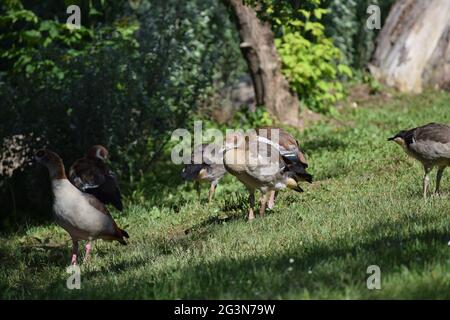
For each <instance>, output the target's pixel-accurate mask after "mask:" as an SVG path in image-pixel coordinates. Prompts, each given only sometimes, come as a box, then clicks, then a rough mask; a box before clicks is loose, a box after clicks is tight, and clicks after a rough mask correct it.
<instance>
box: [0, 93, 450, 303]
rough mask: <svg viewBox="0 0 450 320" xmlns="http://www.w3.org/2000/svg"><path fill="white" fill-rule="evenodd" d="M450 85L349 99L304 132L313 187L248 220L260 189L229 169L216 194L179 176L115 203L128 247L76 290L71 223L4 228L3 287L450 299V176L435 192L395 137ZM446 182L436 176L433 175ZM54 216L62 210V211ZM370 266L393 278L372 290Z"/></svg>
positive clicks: (446, 111) (101, 293)
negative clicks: (158, 196)
mask: <svg viewBox="0 0 450 320" xmlns="http://www.w3.org/2000/svg"><path fill="white" fill-rule="evenodd" d="M449 106H450V95H449V94H448V93H439V92H428V93H424V94H422V95H418V96H415V97H409V96H395V97H394V98H392V99H391V100H389V101H387V102H382V103H381V102H377V101H376V100H375V102H373V103H371V104H368V105H364V106H363V107H359V108H356V109H353V108H345V109H344V110H342V111H341V114H340V117H339V119H338V120H335V119H328V120H324V121H323V122H321V123H319V124H317V125H315V126H313V127H311V128H308V129H307V130H306V131H305V132H304V133H298V134H297V137H298V138H299V141H300V142H301V144H302V146H303V148H304V150H305V151H306V153H307V154H308V160H309V162H310V171H311V172H312V174H313V175H314V177H315V182H314V184H313V185H305V186H304V189H305V192H304V193H303V194H298V193H295V192H290V191H285V192H282V193H281V194H280V196H279V198H278V200H277V203H276V206H275V208H274V210H273V211H271V212H268V213H267V215H266V218H264V219H258V218H257V219H256V220H255V221H254V222H253V223H250V224H249V223H247V222H246V220H245V215H246V214H245V211H246V209H247V202H246V199H247V193H246V191H245V189H244V187H243V186H242V185H240V184H239V183H237V182H236V181H235V180H234V179H232V177H230V176H228V177H227V178H226V179H225V181H224V182H223V183H221V184H220V186H219V188H218V192H217V194H216V199H215V202H214V203H213V204H211V205H210V206H208V204H207V203H206V197H207V191H206V189H207V188H205V189H204V191H203V192H204V193H203V198H202V200H201V201H200V202H199V201H198V200H197V198H196V194H195V191H194V190H193V189H192V188H191V187H189V186H186V185H174V186H173V188H172V189H171V191H168V192H165V193H164V195H163V197H162V198H163V200H162V201H158V202H155V203H151V202H148V201H147V202H145V201H144V202H143V203H141V204H136V203H133V202H129V203H128V204H127V208H126V210H125V213H124V214H123V215H119V214H118V213H115V214H114V215H115V218H116V219H117V222H118V224H119V225H120V226H127V231H128V233H129V234H130V236H131V239H130V241H129V245H128V246H121V245H119V244H113V243H106V242H102V241H98V242H97V243H96V244H95V245H94V250H93V259H92V261H91V262H90V263H88V264H85V265H81V271H82V275H81V290H68V289H67V288H66V279H67V277H68V276H69V275H68V274H66V267H67V265H68V263H69V258H70V242H69V241H68V240H69V238H68V235H67V234H66V233H65V232H64V231H63V230H62V229H60V228H59V227H57V226H55V225H53V224H52V225H44V226H39V227H30V228H29V229H28V230H27V231H26V232H24V233H20V234H12V235H9V236H8V237H7V238H2V239H0V240H1V242H0V254H1V256H0V262H1V264H0V268H1V269H0V293H1V297H2V298H146V299H174V298H184V299H187V298H194V299H197V298H219V299H222V298H250V299H253V298H262V299H267V298H271V299H272V298H274V299H278V298H288V299H297V298H301V299H303V298H307V299H314V298H337V299H359V298H363V299H367V298H368V299H378V298H395V299H402V298H407V299H410V298H439V299H448V298H450V277H449V276H448V274H449V273H450V247H449V246H448V245H447V243H448V241H449V240H450V206H449V198H450V181H449V179H448V175H444V179H443V183H442V187H443V193H444V194H443V196H442V197H433V198H431V199H430V201H429V202H427V203H424V201H423V199H422V197H421V182H420V181H421V175H422V168H421V167H420V165H419V164H418V163H416V162H414V161H413V160H412V159H409V158H408V157H407V156H406V155H405V154H404V152H402V151H401V149H400V148H399V147H398V146H397V145H395V144H393V143H388V142H387V141H386V139H387V137H389V136H391V135H392V134H393V133H396V132H397V131H398V130H400V129H404V128H408V127H412V126H416V125H420V124H424V123H427V122H431V121H437V122H444V123H445V122H446V123H450V108H449ZM432 181H433V182H434V179H433V180H432ZM49 215H50V213H49ZM369 265H378V266H379V267H380V268H381V278H382V280H381V286H382V288H381V290H373V291H372V290H368V289H367V287H366V280H367V277H368V276H369V275H368V274H367V273H366V270H367V267H368V266H369Z"/></svg>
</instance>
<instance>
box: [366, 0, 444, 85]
mask: <svg viewBox="0 0 450 320" xmlns="http://www.w3.org/2000/svg"><path fill="white" fill-rule="evenodd" d="M369 69H370V71H371V73H372V74H373V75H374V77H375V78H376V79H378V80H379V81H381V82H383V83H385V84H387V85H389V86H393V87H396V88H397V89H399V90H400V91H403V92H413V93H419V92H421V91H422V90H423V88H424V87H435V88H446V89H450V1H449V0H427V1H417V0H397V2H396V3H395V4H394V6H393V7H392V8H391V10H390V12H389V15H388V17H387V19H386V23H385V25H384V27H383V29H382V30H381V32H380V34H379V36H378V39H377V47H376V50H375V52H374V55H373V58H372V61H371V63H370V64H369Z"/></svg>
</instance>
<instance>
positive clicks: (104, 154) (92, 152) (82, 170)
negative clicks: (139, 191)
mask: <svg viewBox="0 0 450 320" xmlns="http://www.w3.org/2000/svg"><path fill="white" fill-rule="evenodd" d="M108 155H109V153H108V150H106V148H105V147H103V146H101V145H95V146H93V147H91V148H90V149H89V150H88V152H87V153H86V156H85V157H83V158H81V159H78V160H77V161H75V162H74V164H73V165H72V166H71V167H70V170H69V180H70V182H72V183H73V185H74V186H76V187H77V188H78V189H79V190H81V191H83V192H87V193H90V194H92V195H93V196H95V197H96V198H97V199H98V200H100V201H101V202H103V203H104V204H112V205H113V206H114V207H115V208H116V209H117V210H120V211H122V210H123V205H122V200H121V197H122V196H121V194H120V188H119V185H118V183H117V180H116V176H115V175H114V173H113V172H112V171H111V170H110V169H109V168H108V166H107V164H106V163H105V161H106V160H107V159H108Z"/></svg>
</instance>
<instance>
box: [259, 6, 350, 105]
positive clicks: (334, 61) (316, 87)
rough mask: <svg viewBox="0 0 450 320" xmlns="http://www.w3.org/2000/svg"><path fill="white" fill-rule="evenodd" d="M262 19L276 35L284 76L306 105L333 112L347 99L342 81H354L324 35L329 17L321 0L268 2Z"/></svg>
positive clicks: (347, 68) (329, 40)
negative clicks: (325, 22)
mask: <svg viewBox="0 0 450 320" xmlns="http://www.w3.org/2000/svg"><path fill="white" fill-rule="evenodd" d="M258 3H260V4H261V5H262V6H261V9H260V15H261V17H262V18H263V19H268V20H269V21H270V23H271V25H272V29H273V30H274V32H275V35H276V39H275V44H276V47H277V49H278V52H279V54H280V56H281V59H282V62H283V73H284V75H285V76H286V77H287V79H288V80H289V82H290V84H291V87H292V89H294V90H295V91H296V93H297V94H298V96H299V97H300V99H301V100H302V101H303V103H304V104H305V105H306V106H307V107H308V108H310V109H312V110H314V111H317V112H322V113H324V112H330V111H333V105H334V104H335V103H336V101H338V100H340V99H342V98H343V97H344V94H345V92H344V87H343V86H342V84H341V83H340V81H341V80H343V79H348V78H351V77H352V71H351V69H350V68H349V67H348V66H347V65H346V64H345V63H344V61H343V60H342V58H343V57H342V55H341V52H340V50H339V49H338V48H337V47H335V45H334V44H333V41H332V39H330V38H328V37H327V36H326V35H325V27H324V25H323V22H322V21H323V18H324V16H325V15H326V14H327V13H328V11H327V10H325V9H323V8H322V7H321V1H320V0H309V1H305V2H302V3H301V4H297V3H296V2H295V1H294V2H292V3H290V2H282V1H275V0H266V1H262V2H258Z"/></svg>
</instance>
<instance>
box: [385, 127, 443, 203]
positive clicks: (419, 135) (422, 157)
mask: <svg viewBox="0 0 450 320" xmlns="http://www.w3.org/2000/svg"><path fill="white" fill-rule="evenodd" d="M388 140H389V141H394V142H396V143H398V144H399V145H400V146H402V147H403V149H404V150H405V151H406V153H407V154H408V155H410V156H411V157H413V158H415V159H417V160H419V161H420V162H421V163H422V165H423V168H424V171H425V174H424V177H423V197H424V198H425V199H426V197H427V192H428V186H429V183H430V178H429V173H430V172H431V170H432V169H433V168H434V167H437V168H438V171H437V175H436V193H439V188H440V184H441V179H442V174H443V173H444V170H445V167H447V166H448V165H450V126H448V125H446V124H439V123H429V124H426V125H424V126H421V127H417V128H413V129H409V130H402V131H400V132H399V133H397V134H396V135H395V136H393V137H391V138H389V139H388Z"/></svg>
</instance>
